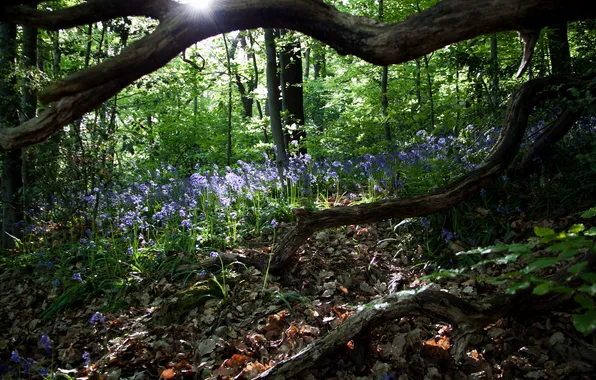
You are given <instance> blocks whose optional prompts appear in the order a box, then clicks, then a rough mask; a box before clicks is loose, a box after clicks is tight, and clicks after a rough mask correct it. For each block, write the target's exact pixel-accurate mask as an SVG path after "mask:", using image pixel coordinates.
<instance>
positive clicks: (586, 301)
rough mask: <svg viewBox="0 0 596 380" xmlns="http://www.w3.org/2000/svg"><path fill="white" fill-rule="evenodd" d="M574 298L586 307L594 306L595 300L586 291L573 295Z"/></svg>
mask: <svg viewBox="0 0 596 380" xmlns="http://www.w3.org/2000/svg"><path fill="white" fill-rule="evenodd" d="M573 299H574V300H575V302H577V303H578V304H580V305H581V307H583V308H584V309H591V308H593V307H594V300H593V299H592V297H590V296H588V295H586V294H584V293H577V294H576V295H575V297H573Z"/></svg>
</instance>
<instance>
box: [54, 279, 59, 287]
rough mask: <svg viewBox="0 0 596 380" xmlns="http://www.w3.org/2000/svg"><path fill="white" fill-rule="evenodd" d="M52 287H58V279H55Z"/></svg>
mask: <svg viewBox="0 0 596 380" xmlns="http://www.w3.org/2000/svg"><path fill="white" fill-rule="evenodd" d="M54 286H55V287H59V286H60V280H58V279H55V280H54Z"/></svg>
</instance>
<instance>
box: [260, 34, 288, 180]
mask: <svg viewBox="0 0 596 380" xmlns="http://www.w3.org/2000/svg"><path fill="white" fill-rule="evenodd" d="M265 46H266V51H267V70H266V73H267V104H268V106H269V107H268V108H269V120H270V122H271V134H272V135H273V142H274V144H275V148H276V151H275V160H276V162H277V166H278V169H281V168H282V167H284V166H285V165H286V162H287V155H286V146H285V144H284V136H283V130H282V127H281V116H280V102H279V95H280V94H279V87H278V83H277V53H276V51H275V36H274V34H273V30H272V29H265ZM280 177H281V176H280Z"/></svg>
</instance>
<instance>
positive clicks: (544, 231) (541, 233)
mask: <svg viewBox="0 0 596 380" xmlns="http://www.w3.org/2000/svg"><path fill="white" fill-rule="evenodd" d="M534 233H535V234H536V236H538V237H547V236H552V235H554V234H555V230H553V229H552V228H546V227H538V226H535V227H534Z"/></svg>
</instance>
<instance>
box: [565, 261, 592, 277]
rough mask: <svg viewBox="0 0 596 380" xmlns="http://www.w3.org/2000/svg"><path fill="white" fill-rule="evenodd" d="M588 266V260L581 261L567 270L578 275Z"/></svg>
mask: <svg viewBox="0 0 596 380" xmlns="http://www.w3.org/2000/svg"><path fill="white" fill-rule="evenodd" d="M587 266H588V262H587V261H582V262H579V263H577V264H573V265H572V266H570V267H569V268H568V269H567V270H568V271H569V273H571V274H575V275H578V274H579V273H580V272H581V271H583V270H584V269H585V268H586V267H587Z"/></svg>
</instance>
